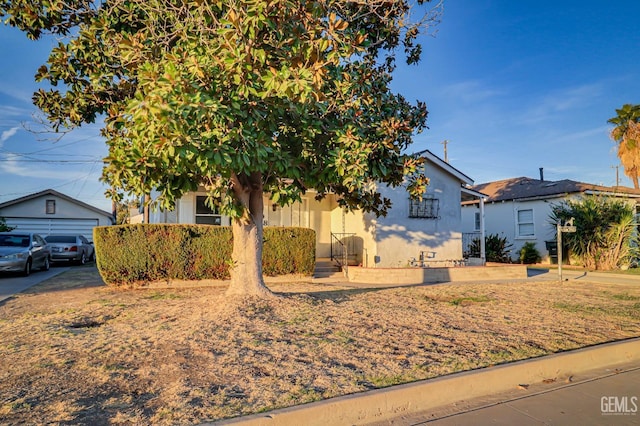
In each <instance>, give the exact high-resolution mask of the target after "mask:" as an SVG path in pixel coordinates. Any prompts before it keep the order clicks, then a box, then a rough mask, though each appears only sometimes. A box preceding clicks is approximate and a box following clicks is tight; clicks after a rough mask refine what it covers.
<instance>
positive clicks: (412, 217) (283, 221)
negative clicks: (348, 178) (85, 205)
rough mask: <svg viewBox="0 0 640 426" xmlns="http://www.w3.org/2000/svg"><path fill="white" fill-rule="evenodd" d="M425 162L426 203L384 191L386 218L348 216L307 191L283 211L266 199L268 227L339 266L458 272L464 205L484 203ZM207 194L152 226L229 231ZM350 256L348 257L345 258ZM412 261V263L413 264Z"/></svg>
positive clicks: (153, 218) (444, 169)
mask: <svg viewBox="0 0 640 426" xmlns="http://www.w3.org/2000/svg"><path fill="white" fill-rule="evenodd" d="M417 155H420V156H422V157H424V158H425V159H426V163H425V174H426V175H427V176H428V177H429V178H430V183H429V186H428V188H427V192H426V193H425V195H424V197H423V200H422V201H411V200H410V199H409V194H408V192H407V191H406V188H404V187H397V188H389V187H387V186H382V187H380V188H379V190H380V192H381V194H382V195H383V196H384V197H387V198H389V199H390V200H391V201H392V203H393V205H392V207H391V209H390V210H389V212H388V214H387V216H386V217H380V218H376V217H375V215H373V214H367V213H364V212H362V211H356V212H351V213H346V212H345V211H344V210H343V209H342V208H341V207H340V206H339V205H338V203H337V200H336V198H335V197H334V196H333V195H331V194H330V195H328V196H327V197H326V198H325V199H323V200H322V201H317V200H316V199H315V197H314V196H315V193H314V192H313V191H308V192H307V194H306V195H304V196H302V201H301V202H296V203H294V204H293V205H290V206H286V207H280V206H278V205H276V204H272V203H271V202H270V201H269V198H268V196H265V199H264V201H265V210H264V216H265V217H264V224H265V226H300V227H306V228H312V229H314V230H315V231H316V257H318V258H328V257H332V258H334V259H335V260H336V261H337V262H339V263H344V261H345V260H348V262H349V264H361V265H362V266H367V267H403V266H409V265H411V264H413V265H425V266H426V265H429V266H454V265H456V264H459V262H460V261H461V260H462V258H463V253H462V222H461V208H460V203H461V202H462V201H471V200H475V199H478V198H480V197H482V194H479V193H478V192H476V191H473V190H471V189H469V188H468V185H471V184H473V180H471V179H470V178H469V177H468V176H466V175H464V174H463V173H461V172H460V171H458V170H457V169H455V168H454V167H452V166H451V165H449V164H448V163H446V162H444V161H443V160H442V159H440V158H438V157H437V156H435V155H434V154H432V153H431V152H430V151H423V152H420V153H418V154H417ZM205 200H206V193H205V191H204V188H203V189H202V191H198V192H192V193H188V194H186V195H185V196H183V197H182V198H181V199H180V200H178V202H177V204H176V208H175V209H174V210H173V211H152V212H151V213H150V218H149V222H150V223H197V224H209V225H229V224H230V219H229V218H228V217H225V216H222V215H220V214H218V213H217V212H216V211H212V210H211V209H210V208H208V207H207V206H206V204H205ZM345 250H346V253H345ZM412 260H413V262H412Z"/></svg>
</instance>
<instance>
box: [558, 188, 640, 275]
mask: <svg viewBox="0 0 640 426" xmlns="http://www.w3.org/2000/svg"><path fill="white" fill-rule="evenodd" d="M570 218H574V222H573V223H574V225H575V227H576V232H575V233H564V234H562V240H563V242H564V244H565V245H567V246H568V247H569V250H570V252H571V254H572V255H573V256H577V257H579V258H580V259H581V261H582V264H583V266H584V267H586V268H589V269H596V270H599V269H602V270H612V269H618V268H620V267H621V266H624V265H628V264H629V262H630V261H631V260H632V259H633V258H635V257H636V256H637V255H638V253H637V247H638V234H637V231H636V223H635V218H634V209H633V207H632V206H631V205H630V204H629V203H626V202H624V201H622V200H615V199H609V198H605V197H598V196H588V197H584V198H583V199H580V200H575V201H572V200H568V201H564V202H562V203H560V204H558V205H554V206H553V207H552V211H551V215H550V218H549V219H550V220H549V221H550V224H551V225H552V226H553V227H554V229H555V227H556V224H557V223H558V221H561V223H563V222H565V221H567V220H569V219H570Z"/></svg>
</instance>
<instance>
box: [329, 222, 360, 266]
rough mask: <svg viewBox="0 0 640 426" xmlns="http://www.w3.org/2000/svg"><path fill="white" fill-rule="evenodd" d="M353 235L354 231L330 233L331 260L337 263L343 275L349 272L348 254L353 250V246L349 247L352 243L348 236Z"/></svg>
mask: <svg viewBox="0 0 640 426" xmlns="http://www.w3.org/2000/svg"><path fill="white" fill-rule="evenodd" d="M355 235H356V234H355V233H333V232H332V233H331V260H332V261H335V262H337V263H338V266H340V267H341V268H342V269H343V271H344V273H345V275H346V274H348V272H349V255H350V254H351V252H353V248H352V247H350V245H352V244H353V243H352V242H350V240H349V239H348V238H349V237H355ZM344 240H346V242H345V241H344Z"/></svg>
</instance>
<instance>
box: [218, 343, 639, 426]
mask: <svg viewBox="0 0 640 426" xmlns="http://www.w3.org/2000/svg"><path fill="white" fill-rule="evenodd" d="M639 369H640V338H636V339H630V340H625V341H622V342H615V343H607V344H603V345H597V346H593V347H589V348H584V349H578V350H575V351H570V352H563V353H559V354H554V355H550V356H545V357H540V358H535V359H529V360H525V361H520V362H514V363H510V364H503V365H498V366H495V367H489V368H484V369H480V370H474V371H467V372H462V373H458V374H452V375H449V376H445V377H439V378H436V379H432V380H424V381H420V382H415V383H409V384H406V385H400V386H393V387H389V388H384V389H377V390H373V391H370V392H363V393H360V394H354V395H347V396H344V397H338V398H332V399H329V400H325V401H319V402H316V403H311V404H305V405H301V406H295V407H290V408H285V409H281V410H274V411H271V412H267V413H261V414H255V415H252V416H246V417H241V418H236V419H230V420H226V421H221V422H217V423H215V424H220V425H223V424H233V425H278V426H280V425H292V426H293V425H296V426H297V425H319V426H320V425H322V426H325V425H414V424H423V423H425V422H429V421H434V420H437V419H440V420H438V421H440V422H442V423H440V424H443V425H455V424H522V425H529V424H531V425H539V424H594V425H595V424H640V413H637V410H636V411H633V409H634V408H636V407H637V408H640V401H638V398H639V397H640V370H639ZM623 371H628V372H624V373H622V375H620V376H616V375H614V374H615V373H621V372H623ZM596 379H597V380H596ZM590 383H592V384H590ZM576 385H577V386H576ZM601 385H602V386H603V387H602V388H599V386H601ZM605 386H606V387H605ZM600 389H601V390H600ZM552 390H555V392H560V394H553V393H550V391H552ZM556 395H560V396H559V397H556ZM585 395H591V397H590V398H586V397H585ZM603 397H605V398H611V399H607V400H605V401H604V403H605V405H603V406H602V407H605V408H604V409H603V410H601V402H602V401H601V399H602V398H603ZM558 398H561V400H559V401H558V400H557V399H558ZM562 398H564V399H565V400H566V402H567V404H568V405H567V406H566V408H565V406H564V405H563V404H564V402H565V401H563V400H562ZM633 398H635V399H633ZM507 402H508V404H506V403H507ZM552 403H554V404H555V405H553V404H552ZM634 403H635V405H634ZM607 404H608V405H607ZM623 404H626V405H624V408H625V410H627V411H628V412H625V413H622V414H620V415H618V413H617V412H616V411H621V409H622V408H623ZM483 407H484V408H483ZM479 408H482V409H479ZM485 410H486V411H485ZM547 410H548V411H547ZM632 411H633V412H632ZM461 413H466V414H464V415H461ZM565 413H572V414H573V415H576V416H579V417H577V418H575V419H574V418H569V416H567V417H562V416H563V414H565ZM536 416H537V417H536ZM584 419H586V420H589V419H592V420H591V421H592V422H591V423H585V422H584V421H583V420H584ZM607 422H611V423H607Z"/></svg>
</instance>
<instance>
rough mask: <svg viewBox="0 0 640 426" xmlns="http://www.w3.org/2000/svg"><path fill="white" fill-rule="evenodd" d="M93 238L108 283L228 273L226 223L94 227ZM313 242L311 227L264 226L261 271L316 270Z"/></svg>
mask: <svg viewBox="0 0 640 426" xmlns="http://www.w3.org/2000/svg"><path fill="white" fill-rule="evenodd" d="M93 241H94V245H95V249H96V259H97V265H98V270H99V271H100V275H101V276H102V279H103V280H104V282H105V283H106V284H107V285H111V286H132V285H140V284H142V285H144V283H149V282H153V281H161V280H202V279H228V278H229V268H230V265H231V252H232V248H233V235H232V231H231V227H228V226H207V225H168V224H157V225H156V224H136V225H117V226H102V227H96V228H94V231H93ZM315 245H316V237H315V231H313V230H312V229H307V228H280V227H278V228H276V227H273V228H272V227H266V228H264V246H263V252H262V268H263V273H264V274H265V275H269V276H275V275H286V274H303V275H311V274H313V270H314V268H315Z"/></svg>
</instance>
